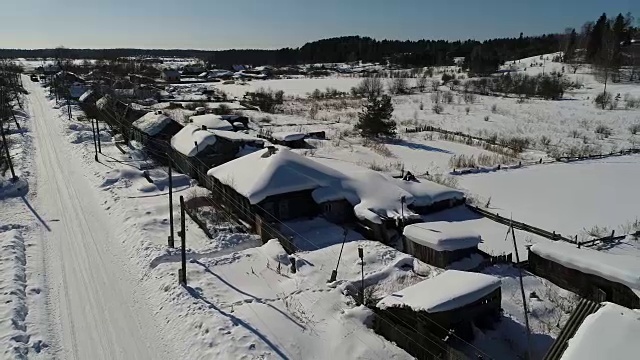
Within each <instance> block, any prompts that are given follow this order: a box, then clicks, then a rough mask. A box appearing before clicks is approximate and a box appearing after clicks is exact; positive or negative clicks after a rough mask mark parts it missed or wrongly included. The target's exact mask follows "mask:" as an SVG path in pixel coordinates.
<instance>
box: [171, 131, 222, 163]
mask: <svg viewBox="0 0 640 360" xmlns="http://www.w3.org/2000/svg"><path fill="white" fill-rule="evenodd" d="M215 143H216V135H215V134H214V133H213V132H211V131H208V130H204V129H202V128H201V127H200V126H196V125H193V124H188V125H185V127H184V128H182V130H180V131H179V132H178V133H177V134H175V135H174V136H173V137H172V138H171V147H172V148H174V149H175V150H176V151H178V152H180V153H181V154H184V155H186V156H189V157H191V156H196V155H198V154H199V153H200V152H201V151H202V150H204V149H205V148H206V147H207V146H209V145H213V144H215Z"/></svg>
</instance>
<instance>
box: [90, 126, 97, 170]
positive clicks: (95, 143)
mask: <svg viewBox="0 0 640 360" xmlns="http://www.w3.org/2000/svg"><path fill="white" fill-rule="evenodd" d="M91 132H92V133H93V146H94V148H95V154H96V155H95V157H94V159H95V160H96V161H98V144H97V142H96V128H95V126H94V125H93V119H91Z"/></svg>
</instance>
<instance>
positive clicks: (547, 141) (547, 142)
mask: <svg viewBox="0 0 640 360" xmlns="http://www.w3.org/2000/svg"><path fill="white" fill-rule="evenodd" d="M540 145H542V146H544V147H547V146H549V145H551V138H549V137H548V136H546V135H542V137H540Z"/></svg>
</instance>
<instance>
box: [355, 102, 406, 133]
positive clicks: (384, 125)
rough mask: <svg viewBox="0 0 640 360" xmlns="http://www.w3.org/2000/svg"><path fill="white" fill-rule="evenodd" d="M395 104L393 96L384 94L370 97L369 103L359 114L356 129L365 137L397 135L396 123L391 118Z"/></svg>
mask: <svg viewBox="0 0 640 360" xmlns="http://www.w3.org/2000/svg"><path fill="white" fill-rule="evenodd" d="M392 114H393V105H392V104H391V97H390V96H388V95H383V96H382V97H381V98H377V97H369V99H368V102H367V104H366V105H365V108H364V109H363V111H362V112H360V114H359V115H358V123H357V124H356V126H355V129H356V130H357V131H359V132H360V135H361V136H362V137H365V138H373V137H379V136H389V137H395V136H396V123H395V121H393V120H391V115H392Z"/></svg>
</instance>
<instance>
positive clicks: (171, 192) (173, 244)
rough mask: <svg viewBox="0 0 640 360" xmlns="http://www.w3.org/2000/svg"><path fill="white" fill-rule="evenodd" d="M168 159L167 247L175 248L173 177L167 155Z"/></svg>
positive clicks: (168, 156)
mask: <svg viewBox="0 0 640 360" xmlns="http://www.w3.org/2000/svg"><path fill="white" fill-rule="evenodd" d="M167 158H168V159H169V229H170V233H169V241H168V242H169V247H174V246H175V238H174V237H173V176H172V173H171V157H170V155H169V153H167Z"/></svg>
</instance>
